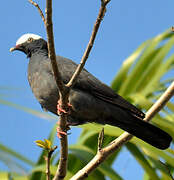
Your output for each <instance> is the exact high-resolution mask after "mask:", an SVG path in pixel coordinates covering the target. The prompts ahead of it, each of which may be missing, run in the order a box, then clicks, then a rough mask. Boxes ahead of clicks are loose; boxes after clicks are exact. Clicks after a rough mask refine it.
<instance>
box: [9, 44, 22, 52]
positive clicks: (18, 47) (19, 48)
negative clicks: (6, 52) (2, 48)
mask: <svg viewBox="0 0 174 180" xmlns="http://www.w3.org/2000/svg"><path fill="white" fill-rule="evenodd" d="M15 50H22V47H21V46H20V45H16V46H15V47H12V48H10V52H13V51H15Z"/></svg>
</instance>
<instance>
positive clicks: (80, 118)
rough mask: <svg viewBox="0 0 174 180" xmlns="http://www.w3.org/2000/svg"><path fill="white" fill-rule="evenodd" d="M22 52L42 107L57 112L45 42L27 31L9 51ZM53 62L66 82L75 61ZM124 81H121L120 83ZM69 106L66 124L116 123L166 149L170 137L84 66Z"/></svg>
mask: <svg viewBox="0 0 174 180" xmlns="http://www.w3.org/2000/svg"><path fill="white" fill-rule="evenodd" d="M15 50H18V51H22V52H24V53H25V54H26V55H27V58H29V63H28V81H29V84H30V87H31V89H32V92H33V94H34V95H35V97H36V99H37V100H38V101H39V103H40V105H41V107H42V108H43V109H44V110H46V111H49V112H52V113H54V114H56V115H57V102H58V100H59V89H58V87H57V85H56V81H55V78H54V75H53V70H52V66H51V60H50V58H49V57H48V47H47V41H45V40H44V39H43V38H42V37H41V36H39V35H36V34H32V33H27V34H24V35H22V36H21V37H20V38H19V39H18V40H17V41H16V45H15V46H14V47H12V48H11V49H10V51H11V52H12V51H15ZM56 61H57V64H58V67H59V70H60V74H61V76H62V81H63V83H64V84H67V83H68V82H69V80H70V78H71V77H72V75H73V73H74V71H75V70H76V68H77V64H76V63H75V62H74V61H72V60H70V59H68V58H65V57H62V56H56ZM123 83H124V82H123ZM68 100H69V104H70V105H71V108H70V113H69V115H68V120H67V124H68V125H70V126H77V125H82V124H86V123H98V124H103V125H105V124H108V125H111V126H116V127H119V128H121V129H123V130H124V131H127V132H129V133H130V134H132V135H134V136H136V137H138V138H140V139H141V140H143V141H145V142H146V143H148V144H150V145H152V146H154V147H156V148H158V149H162V150H164V149H167V148H168V147H169V146H170V143H171V141H172V137H171V136H170V135H169V134H168V133H166V132H165V131H163V130H161V129H160V128H158V127H156V126H154V125H152V124H150V123H148V122H145V121H143V119H144V117H145V114H144V113H143V112H142V111H141V110H139V109H138V108H137V107H135V106H134V105H132V104H131V103H129V102H128V101H127V100H125V99H124V98H123V97H121V96H120V95H119V94H116V93H115V92H114V90H113V89H112V88H110V87H109V86H107V85H106V84H104V83H102V82H101V81H100V80H98V79H97V78H96V77H94V76H93V75H92V74H91V73H89V72H88V71H87V70H86V69H85V68H84V69H83V70H82V72H81V73H80V75H79V77H78V79H77V81H76V83H75V85H74V86H73V87H72V89H71V90H70V94H69V99H68Z"/></svg>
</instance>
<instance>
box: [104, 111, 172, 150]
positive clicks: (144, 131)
mask: <svg viewBox="0 0 174 180" xmlns="http://www.w3.org/2000/svg"><path fill="white" fill-rule="evenodd" d="M107 124H110V125H112V126H117V127H120V128H121V129H123V130H125V131H127V132H129V133H130V134H132V135H134V136H136V137H138V138H140V139H142V140H143V141H145V142H147V143H148V144H151V145H152V146H154V147H156V148H159V149H167V148H168V147H169V146H170V143H171V141H172V137H171V136H170V135H169V134H168V133H166V132H164V131H163V130H161V129H160V128H158V127H155V126H154V125H152V124H149V123H148V122H145V121H143V120H141V119H139V118H137V117H136V116H133V115H131V114H130V115H129V117H128V119H122V121H121V120H120V121H118V120H116V121H113V120H112V121H110V122H107Z"/></svg>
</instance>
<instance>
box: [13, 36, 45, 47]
mask: <svg viewBox="0 0 174 180" xmlns="http://www.w3.org/2000/svg"><path fill="white" fill-rule="evenodd" d="M29 38H32V39H34V40H37V39H41V38H42V37H41V36H39V35H37V34H31V33H28V34H24V35H22V36H21V37H20V38H19V39H18V40H17V41H16V45H19V44H22V43H25V42H26V41H27V40H28V39H29Z"/></svg>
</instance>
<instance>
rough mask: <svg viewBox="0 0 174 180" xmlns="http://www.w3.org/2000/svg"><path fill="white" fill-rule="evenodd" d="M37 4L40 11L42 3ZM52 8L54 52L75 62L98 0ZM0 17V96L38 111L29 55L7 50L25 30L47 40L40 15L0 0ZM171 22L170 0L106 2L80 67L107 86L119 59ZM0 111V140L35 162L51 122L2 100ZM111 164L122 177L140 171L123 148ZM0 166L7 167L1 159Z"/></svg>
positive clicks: (72, 140) (173, 16)
mask: <svg viewBox="0 0 174 180" xmlns="http://www.w3.org/2000/svg"><path fill="white" fill-rule="evenodd" d="M36 2H38V4H39V5H40V7H41V8H42V9H43V11H44V9H45V1H43V0H40V1H36ZM53 6H54V8H53V22H54V36H55V48H56V52H57V54H59V55H61V56H65V57H67V58H70V59H73V60H74V61H75V62H76V63H78V62H80V59H81V57H82V55H83V53H84V50H85V48H86V45H87V43H88V40H89V37H90V34H91V31H92V28H93V25H94V22H95V20H96V17H97V14H98V9H99V7H100V0H88V1H84V0H83V1H82V0H76V1H66V0H64V1H58V0H57V1H55V0H54V1H53ZM0 17H1V28H0V39H1V51H0V52H1V59H0V98H1V97H2V95H3V98H4V99H6V100H9V101H11V102H13V103H17V104H20V105H22V106H26V107H30V108H33V109H36V110H39V111H42V110H41V107H40V105H39V103H38V102H37V101H36V99H35V97H34V96H33V94H32V92H31V90H30V87H29V84H28V81H27V65H28V59H27V58H26V56H25V55H24V54H23V53H21V52H14V53H10V52H9V49H10V48H11V47H13V46H14V45H15V43H16V40H17V39H18V38H19V37H20V36H21V35H23V34H25V33H35V34H38V35H40V36H42V37H43V38H44V39H45V38H46V33H45V29H44V25H43V22H42V20H41V18H40V15H39V13H38V11H37V9H36V8H35V7H34V6H33V5H31V4H30V3H29V2H28V1H27V0H25V1H24V0H19V1H10V2H9V1H2V2H1V11H0ZM173 25H174V1H173V0H166V1H164V0H153V1H151V0H146V1H139V0H132V1H122V0H117V1H116V0H115V1H114V0H111V2H110V3H109V5H108V8H107V12H106V15H105V18H104V21H103V22H102V24H101V27H100V29H99V32H98V34H97V38H96V41H95V44H94V47H93V49H92V52H91V54H90V56H89V59H88V61H87V64H86V66H85V67H86V69H87V70H88V71H89V72H91V73H92V74H93V75H95V76H96V77H97V78H99V79H100V80H101V81H103V82H104V83H106V84H108V85H110V83H111V81H112V80H113V78H114V76H115V75H116V73H117V72H118V70H119V68H120V67H121V64H122V62H123V61H124V60H125V59H126V58H127V57H128V56H129V55H130V54H131V53H132V52H133V51H134V50H135V49H136V48H137V47H138V46H139V45H140V44H141V43H142V42H144V41H145V40H147V39H149V38H152V37H154V36H156V35H158V34H160V33H162V32H164V31H165V30H166V29H168V28H170V27H171V26H173ZM0 114H1V117H0V122H1V126H0V143H3V144H5V145H7V146H9V147H10V148H12V149H14V150H16V151H17V152H19V153H22V154H23V155H24V156H27V157H29V158H31V159H32V160H36V159H37V157H38V155H39V153H40V149H39V148H38V147H36V146H35V144H34V141H35V140H37V139H44V138H47V136H48V134H49V132H50V130H51V128H52V127H53V125H54V123H55V121H48V120H43V119H41V118H38V117H35V116H33V115H30V114H27V113H25V112H23V111H20V110H16V109H14V108H11V107H8V106H5V105H1V104H0ZM71 133H72V134H71V135H70V136H69V142H70V144H72V143H75V142H76V140H77V137H78V135H79V134H80V129H79V128H72V130H71ZM57 143H58V142H57ZM114 166H115V167H114V168H115V169H116V170H117V171H118V172H119V173H120V175H121V176H122V177H123V178H125V179H134V180H139V179H140V177H141V176H142V174H143V171H142V169H141V168H140V167H139V166H138V165H137V164H136V162H135V160H134V159H133V158H132V156H131V155H130V154H129V153H128V152H127V150H126V149H124V150H123V153H122V155H121V156H120V157H119V158H118V160H117V163H116V164H114ZM133 169H137V171H136V173H132V172H133V171H132V170H133ZM0 170H8V169H7V168H6V167H5V166H4V165H3V164H2V163H1V162H0Z"/></svg>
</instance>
